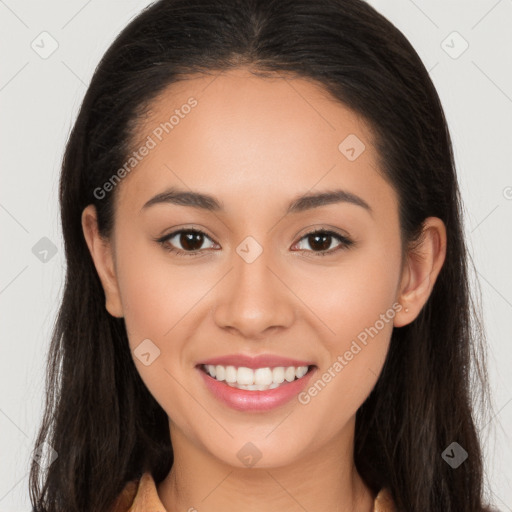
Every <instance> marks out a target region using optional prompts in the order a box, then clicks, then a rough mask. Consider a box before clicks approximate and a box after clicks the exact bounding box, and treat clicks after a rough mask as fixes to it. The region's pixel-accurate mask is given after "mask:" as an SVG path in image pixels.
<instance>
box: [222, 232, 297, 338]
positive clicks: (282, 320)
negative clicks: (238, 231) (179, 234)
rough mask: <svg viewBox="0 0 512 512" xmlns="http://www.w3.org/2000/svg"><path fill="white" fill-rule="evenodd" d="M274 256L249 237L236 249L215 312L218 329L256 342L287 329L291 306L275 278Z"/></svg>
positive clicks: (276, 265) (290, 316)
mask: <svg viewBox="0 0 512 512" xmlns="http://www.w3.org/2000/svg"><path fill="white" fill-rule="evenodd" d="M274 254H275V252H273V251H272V250H271V249H270V248H264V247H263V246H262V244H260V243H259V242H258V241H257V240H256V239H255V238H253V237H250V236H249V237H246V238H245V239H244V240H243V241H242V242H241V243H240V244H239V245H238V246H237V247H236V252H233V260H232V261H233V269H232V271H231V272H230V273H229V278H228V283H227V285H226V287H225V288H223V291H222V293H221V294H220V296H219V299H218V303H217V306H216V308H215V322H216V323H217V325H218V326H219V327H222V328H227V327H229V328H234V329H236V330H238V331H239V332H240V334H241V335H243V336H244V337H253V338H256V337H258V336H260V335H261V334H262V333H263V332H264V331H266V330H267V329H268V328H270V327H279V326H280V327H286V326H289V325H290V323H291V322H292V321H293V304H292V303H291V301H290V292H289V291H288V290H287V288H286V286H284V284H283V283H282V282H281V280H280V279H279V278H278V277H277V276H276V275H275V274H276V273H279V270H276V269H278V268H279V265H278V264H276V262H275V258H273V255H274ZM281 279H282V278H281Z"/></svg>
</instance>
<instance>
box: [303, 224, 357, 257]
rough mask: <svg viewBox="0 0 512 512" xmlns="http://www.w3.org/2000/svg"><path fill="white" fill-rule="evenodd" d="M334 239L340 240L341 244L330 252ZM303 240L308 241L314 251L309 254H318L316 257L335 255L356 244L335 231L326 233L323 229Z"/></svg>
mask: <svg viewBox="0 0 512 512" xmlns="http://www.w3.org/2000/svg"><path fill="white" fill-rule="evenodd" d="M333 239H336V240H338V241H339V242H340V243H339V245H338V246H337V247H336V248H335V249H334V250H332V249H331V250H329V249H330V248H331V245H332V241H333ZM301 240H306V241H307V243H308V245H309V247H310V248H311V249H312V251H309V252H313V253H318V254H315V256H326V255H328V254H333V253H335V252H337V251H339V250H341V249H346V248H348V247H350V246H351V245H353V243H354V242H353V241H352V240H350V239H349V238H347V237H345V236H343V235H340V234H338V233H335V232H334V231H326V230H322V229H320V230H316V231H312V232H311V233H306V235H304V236H303V237H302V238H301ZM299 243H300V242H299ZM299 250H304V249H299Z"/></svg>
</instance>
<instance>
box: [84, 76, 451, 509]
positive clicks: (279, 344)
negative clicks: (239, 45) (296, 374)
mask: <svg viewBox="0 0 512 512" xmlns="http://www.w3.org/2000/svg"><path fill="white" fill-rule="evenodd" d="M212 80H213V79H212V76H194V77H192V78H191V79H190V80H187V81H184V82H180V83H177V84H172V85H171V86H169V87H168V88H167V89H166V90H165V91H164V92H163V93H162V94H161V95H160V96H159V97H158V98H157V99H156V100H155V101H154V102H153V103H152V105H151V111H150V112H149V115H148V116H147V117H146V118H145V119H144V121H143V122H141V124H140V130H139V131H138V134H137V140H138V141H143V140H145V139H146V137H147V136H148V135H149V134H151V132H152V130H153V129H154V128H155V126H158V125H159V123H160V122H162V121H164V120H167V119H169V117H170V115H172V113H173V111H174V109H176V108H180V106H181V105H183V104H184V103H186V102H187V99H188V98H190V97H191V96H193V97H194V98H196V99H197V101H198V105H197V106H196V107H195V108H194V109H192V110H191V112H190V113H189V114H188V115H186V116H184V118H183V119H180V122H179V124H178V125H177V126H175V127H174V129H173V130H172V131H171V132H170V133H169V134H166V135H165V136H164V137H163V139H162V141H161V142H159V143H158V145H157V146H156V147H155V148H154V149H152V150H151V151H150V153H149V155H148V156H146V157H145V158H144V159H143V160H142V161H141V162H140V163H139V164H138V165H137V167H136V168H135V169H134V170H133V171H132V172H131V173H130V174H128V175H127V176H126V177H125V178H124V179H123V181H122V182H121V184H119V185H118V189H117V194H118V196H117V201H116V207H115V223H114V231H113V233H112V236H111V238H110V239H109V240H104V239H102V238H101V237H100V236H99V234H98V231H97V223H96V214H95V208H94V206H92V205H90V206H88V207H87V208H86V209H85V210H84V212H83V215H82V225H83V231H84V236H85V238H86V241H87V244H88V247H89V250H90V253H91V255H92V257H93V260H94V263H95V266H96V269H97V271H98V274H99V276H100V279H101V282H102V284H103V287H104V290H105V297H106V308H107V310H108V311H109V313H110V314H112V315H113V316H116V317H124V319H125V323H126V327H127V332H128V337H129V342H130V348H131V349H132V355H133V350H134V349H136V348H137V346H138V345H139V344H140V343H141V342H142V340H144V339H150V340H151V341H152V342H153V343H154V344H155V345H156V346H157V347H158V348H159V350H160V356H159V357H157V358H156V359H155V360H154V361H153V362H152V363H151V364H150V365H149V366H145V365H144V364H142V362H141V361H140V360H139V359H138V358H137V357H134V362H135V365H136V367H137V370H138V371H139V373H140V375H141V377H142V379H143V381H144V382H145V384H146V386H147V387H148V389H149V391H150V392H151V393H152V395H153V396H154V397H155V399H156V400H157V401H158V402H159V404H160V405H161V406H162V408H163V409H164V410H165V411H166V413H167V414H168V417H169V425H170V433H171V441H172V445H173V449H174V453H175V464H174V466H173V468H172V470H171V471H170V473H169V475H168V476H167V478H166V479H165V480H164V481H163V482H161V484H160V485H159V486H158V493H159V496H160V499H161V500H162V502H163V504H164V506H165V507H166V508H167V510H169V511H171V510H189V509H190V508H191V507H195V508H196V509H198V510H201V511H205V512H206V511H215V510H224V511H226V512H231V511H235V510H236V511H238V510H246V511H249V510H251V511H252V510H254V511H256V510H266V511H269V512H273V511H276V512H277V511H279V512H282V511H283V510H286V511H303V510H304V509H305V510H308V511H309V512H313V511H320V510H322V511H324V510H333V511H334V510H336V511H347V512H348V511H357V512H362V511H364V512H369V511H372V510H373V500H374V498H375V495H374V494H373V493H372V491H371V490H370V489H369V487H368V486H367V485H366V483H365V482H364V481H363V480H362V478H361V477H360V475H359V474H358V472H357V470H356V468H355V466H354V461H353V445H354V427H355V414H356V411H357V409H358V408H359V407H360V405H361V404H362V403H363V402H364V400H365V399H366V397H367V396H368V395H369V393H370V391H371V390H372V388H373V387H374V385H375V383H376V381H377V379H378V376H379V374H380V372H381V369H382V366H383V364H384V361H385V358H386V354H387V351H388V347H389V342H390V337H391V333H392V330H393V328H394V327H396V328H398V327H401V326H403V325H406V324H408V323H410V322H412V321H413V320H414V319H415V318H416V316H417V315H418V313H419V312H420V310H421V308H422V307H423V305H424V304H425V302H426V301H427V299H428V297H429V295H430V293H431V291H432V288H433V286H434V283H435V280H436V278H437V276H438V274H439V271H440V269H441V267H442V264H443V262H444V258H445V252H446V230H445V226H444V224H443V222H442V221H441V220H440V219H437V218H434V217H430V218H428V219H427V220H426V222H425V230H424V233H425V236H424V239H423V242H422V244H421V245H420V246H419V247H418V248H417V249H416V251H415V252H414V253H413V252H408V253H407V257H406V258H405V259H404V260H402V258H401V242H400V229H399V222H398V200H397V196H396V193H395V191H394V189H393V188H392V187H391V186H390V184H389V183H388V182H387V181H385V180H384V178H383V177H382V175H381V174H380V172H379V169H378V167H377V154H376V151H375V149H374V147H373V145H372V143H371V140H372V135H371V131H370V129H369V128H368V127H367V126H366V125H365V123H364V122H363V120H362V119H361V118H360V117H358V116H357V115H356V114H355V113H353V112H352V111H350V110H349V109H348V108H347V107H345V106H344V105H343V104H340V103H339V102H337V101H334V99H332V98H331V97H330V96H328V95H327V93H325V92H324V90H323V89H322V88H321V87H320V86H318V85H317V84H315V83H313V82H311V81H308V80H305V79H293V80H286V79H284V78H272V79H269V78H261V77H255V76H253V75H251V74H250V73H249V72H248V70H246V69H243V68H239V69H237V70H232V71H229V72H226V73H222V74H216V75H215V79H214V80H213V81H212ZM349 134H355V135H357V137H358V138H359V139H360V140H361V141H363V142H364V144H365V146H366V149H365V150H364V151H363V152H362V153H361V154H360V156H359V157H358V158H357V159H355V160H354V161H349V160H348V159H347V158H346V157H345V155H344V154H342V153H341V152H340V150H339V149H338V145H339V144H340V142H341V141H342V140H344V139H345V137H347V135H349ZM135 147H138V144H136V145H135ZM170 186H176V187H180V188H184V189H185V190H194V191H200V192H203V193H207V194H211V195H214V196H215V197H216V198H218V199H219V200H220V201H222V202H223V203H224V205H225V211H223V212H208V211H203V210H200V209H196V208H193V207H190V206H182V205H174V204H157V205H154V206H151V207H149V208H146V209H144V210H142V211H141V209H142V206H143V205H144V203H145V202H146V201H148V200H149V199H150V198H152V197H153V196H155V195H156V194H158V193H160V192H162V191H164V190H165V189H166V188H168V187H170ZM334 188H342V189H345V190H348V191H350V192H352V193H354V194H356V195H358V196H359V197H361V198H362V199H364V200H365V201H366V202H367V203H368V204H369V205H370V206H371V208H372V213H370V212H368V211H367V210H365V209H364V208H362V207H361V206H358V205H354V204H351V203H347V202H345V203H336V204H330V205H326V206H321V207H319V208H315V209H311V210H306V211H304V212H300V213H291V214H288V215H285V208H286V206H287V205H288V203H289V202H290V201H291V200H292V199H294V198H297V197H299V196H301V195H304V194H306V193H309V192H312V193H314V192H318V191H324V190H328V189H334ZM183 228H187V229H190V228H195V229H200V230H202V231H205V232H206V234H207V237H205V238H203V239H202V241H201V240H200V241H198V242H197V243H196V245H195V246H194V248H199V250H200V251H202V253H201V254H199V255H196V256H178V255H175V254H172V253H170V252H169V251H168V250H166V249H165V248H164V247H162V246H161V245H160V244H159V243H158V242H155V238H158V237H160V236H163V235H165V234H170V233H172V232H174V231H176V230H178V229H183ZM315 228H323V229H333V230H334V231H337V232H339V233H340V234H342V235H345V236H348V237H349V238H350V239H351V240H353V241H354V242H355V244H354V245H353V246H351V247H349V248H345V249H343V248H342V249H341V250H338V251H335V249H336V248H339V247H340V242H339V241H338V240H337V239H336V238H330V239H329V238H328V239H327V242H326V244H327V245H326V247H327V248H328V249H327V250H329V249H332V251H333V252H332V253H331V254H330V255H326V256H318V254H319V249H318V247H319V246H318V245H316V246H315V245H313V244H314V240H311V238H309V239H308V237H304V235H305V234H306V233H308V232H309V231H311V230H312V229H315ZM247 236H251V237H253V238H254V239H255V240H256V241H257V242H258V243H259V244H260V246H261V247H262V248H263V252H262V253H261V254H260V255H259V257H258V258H256V259H255V261H253V262H252V263H247V262H246V261H245V260H244V259H242V258H241V257H240V256H239V254H238V253H237V252H236V249H237V247H238V246H239V245H240V243H241V242H242V241H243V240H244V239H245V238H246V237H247ZM208 237H209V238H208ZM172 240H173V241H172V243H173V244H174V246H175V247H177V248H178V249H182V250H183V247H184V246H183V245H180V237H179V236H177V237H174V238H173V239H172ZM181 240H183V238H182V239H181ZM308 240H309V241H308ZM315 247H316V252H315ZM301 249H302V251H301ZM320 250H321V249H320ZM398 303H400V304H401V305H402V308H401V310H400V311H398V312H396V311H394V312H395V314H394V317H392V319H391V320H390V321H388V322H385V323H384V327H383V328H381V329H380V330H379V332H378V334H377V335H375V336H374V337H373V338H369V340H368V343H367V345H365V346H364V347H363V348H362V350H361V351H360V352H358V353H357V355H356V356H354V357H353V359H352V360H351V361H349V362H348V364H347V365H346V366H344V368H343V370H342V371H340V372H338V373H337V374H336V377H335V378H333V379H332V380H331V381H330V382H329V383H328V384H327V385H326V386H325V387H324V388H323V389H322V390H321V391H320V392H319V393H318V394H317V395H316V396H314V397H312V398H311V400H310V401H309V403H307V404H301V403H299V401H298V400H296V399H292V400H291V401H290V402H288V403H287V404H285V405H284V406H281V407H278V408H276V409H274V410H271V411H269V412H263V413H262V412H239V411H235V410H233V409H230V408H229V407H227V406H226V405H224V404H223V403H220V402H219V401H217V400H216V399H215V398H214V397H213V396H212V395H211V394H210V392H209V391H208V390H207V389H206V388H205V386H204V384H203V382H202V379H201V378H200V375H198V372H197V370H196V369H195V365H196V364H197V363H198V362H199V361H201V360H204V359H206V358H210V357H217V356H221V355H226V354H232V353H244V354H249V355H258V354H262V353H271V354H277V355H281V356H285V357H286V356H288V357H294V358H298V359H303V360H311V361H314V362H315V364H316V365H317V367H318V369H317V376H321V375H322V374H323V373H324V372H325V371H327V369H328V368H329V367H332V365H333V363H334V362H335V361H336V360H337V357H338V356H339V355H343V354H344V353H345V352H346V351H347V350H348V349H349V348H350V346H351V343H352V341H353V340H355V339H356V338H357V336H358V334H359V333H361V332H362V331H364V329H365V328H368V327H370V326H374V325H375V323H376V321H377V320H378V319H379V315H381V314H383V313H385V312H386V311H387V310H389V309H390V308H392V305H393V304H395V305H396V304H398ZM405 308H407V309H408V311H407V312H406V311H405ZM315 380H316V379H314V380H313V382H314V381H315ZM248 442H251V443H253V444H254V445H255V446H256V447H257V448H258V450H259V452H260V453H261V459H260V460H259V461H258V462H257V464H256V465H255V466H253V467H247V466H246V465H244V463H243V462H242V461H241V460H239V458H238V457H237V452H238V451H239V450H240V449H241V448H242V447H243V446H244V445H246V443H248ZM249 496H250V500H249V499H248V498H249Z"/></svg>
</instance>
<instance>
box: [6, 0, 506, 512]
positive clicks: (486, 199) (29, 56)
mask: <svg viewBox="0 0 512 512" xmlns="http://www.w3.org/2000/svg"><path fill="white" fill-rule="evenodd" d="M148 3H149V2H148V1H147V0H145V1H143V0H138V1H137V0H129V1H128V0H125V1H121V0H103V1H100V0H89V1H87V0H67V1H64V0H53V1H45V2H40V1H35V0H5V1H4V0H0V41H1V44H2V47H1V48H2V61H1V62H2V64H1V68H0V108H1V114H0V115H1V123H0V129H1V140H2V149H1V152H0V172H1V184H2V185H1V189H0V190H1V192H0V225H1V230H2V231H1V232H2V242H1V247H2V264H1V265H0V310H1V311H2V323H1V338H0V339H1V354H2V357H1V358H0V389H1V396H0V461H1V466H0V512H7V511H29V510H30V503H29V500H28V491H27V485H28V467H29V466H28V464H29V457H30V456H31V455H30V454H31V451H32V449H33V444H32V443H33V442H34V438H35V435H36V431H37V427H38V424H39V421H40V415H41V413H42V404H43V400H44V395H43V384H44V365H45V356H46V351H47V348H48V344H49V339H50V333H51V328H52V325H53V322H54V319H55V315H56V312H57V305H58V302H59V300H60V293H61V291H62V290H61V287H62V284H63V276H64V264H65V262H64V258H63V248H62V238H61V233H60V226H59V218H58V208H57V190H58V188H57V184H58V174H59V166H60V163H61V158H62V154H63V149H64V145H65V141H66V138H67V136H68V133H69V130H70V128H71V126H72V123H73V121H74V119H75V116H76V114H77V110H78V107H79V105H80V103H81V100H82V98H83V95H84V93H85V91H86V87H87V85H88V83H89V80H90V78H91V75H92V73H93V70H94V67H95V66H96V64H97V63H98V61H99V60H100V58H101V56H102V55H103V53H104V52H105V51H106V49H107V47H108V46H109V44H110V43H111V42H112V41H113V39H114V37H115V36H116V35H117V34H118V33H119V31H120V30H121V29H122V28H123V27H124V26H125V25H126V24H127V23H128V22H129V21H130V20H131V19H132V18H133V17H134V16H135V15H136V14H137V13H138V12H139V11H140V9H142V7H144V6H145V5H147V4H148ZM370 3H371V4H372V5H374V6H375V7H376V8H377V10H379V11H380V12H381V13H383V14H384V15H385V16H386V17H387V18H388V19H390V20H391V21H392V22H393V23H394V24H395V25H396V26H397V27H398V28H399V29H400V30H401V31H402V32H403V33H404V34H405V35H406V37H408V38H409V40H410V41H411V43H412V44H413V46H414V47H415V48H416V50H417V51H418V53H419V54H420V56H421V58H422V59H423V62H424V63H425V66H426V67H427V69H428V70H429V71H430V74H431V76H432V79H433V81H434V83H435V85H436V87H437V90H438V92H439V94H440V96H441V100H442V103H443V106H444V108H445V112H446V115H447V119H448V124H449V127H450V130H451V134H452V137H453V142H454V150H455V157H456V163H457V168H458V173H459V181H460V185H461V189H462V194H463V200H464V203H465V209H466V233H467V238H468V244H469V249H470V251H471V253H472V255H473V259H474V262H475V265H476V268H477V271H478V274H477V275H478V279H479V282H480V286H481V292H482V307H483V310H484V321H485V326H486V329H487V336H488V340H489V373H490V378H491V383H492V389H493V392H494V405H495V410H494V413H493V415H492V416H491V417H490V418H488V421H487V422H485V423H484V424H482V425H481V435H482V439H483V446H484V450H485V455H486V466H487V471H488V481H489V482H488V485H487V489H488V493H489V496H490V497H491V499H493V500H494V502H495V504H496V506H498V507H499V508H500V510H502V511H512V482H511V481H512V443H511V438H510V432H512V403H511V402H512V372H511V371H510V366H511V362H512V357H511V356H512V336H511V334H512V328H511V325H510V319H511V317H512V271H511V269H510V264H511V255H512V247H511V244H512V243H511V234H512V230H511V226H510V224H511V220H512V166H511V161H512V30H510V27H511V26H512V0H479V1H476V0H472V1H468V0H458V1H446V0H444V1H443V0H436V1H434V0H424V1H421V0H414V1H413V0H373V1H371V2H370ZM44 31H46V32H48V33H49V34H50V36H45V35H43V36H41V35H40V34H41V33H42V32H44ZM454 31H456V32H458V33H459V34H460V36H461V37H459V36H458V35H456V34H455V35H454V34H453V32H454ZM52 40H55V41H56V42H57V44H58V48H57V49H56V51H55V52H54V53H53V54H51V55H50V56H48V57H47V58H42V57H41V56H40V53H42V52H44V51H49V50H51V44H52ZM443 41H444V43H443ZM464 41H466V42H467V44H468V45H469V46H468V48H467V49H466V50H465V51H464V52H463V53H461V51H462V50H463V49H464V47H465V44H466V43H465V42H464ZM53 44H55V43H53ZM31 45H33V46H34V47H35V48H37V50H38V52H39V53H37V52H36V51H35V50H34V49H33V48H32V47H31ZM459 53H461V54H460V55H459ZM455 57H456V58H455ZM42 237H47V238H49V239H50V240H51V241H52V243H53V244H55V246H56V251H57V252H56V254H55V255H53V256H52V254H51V252H50V253H48V254H47V256H46V258H47V261H46V262H43V261H41V258H42V257H44V254H43V253H41V252H39V253H38V255H36V254H34V252H33V251H32V248H33V247H34V246H35V245H36V243H38V241H39V240H40V239H41V238H42ZM36 253H37V251H36ZM77 286H79V283H77ZM507 432H508V435H507ZM470 456H471V455H470Z"/></svg>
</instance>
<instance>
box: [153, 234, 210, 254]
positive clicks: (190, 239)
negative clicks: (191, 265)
mask: <svg viewBox="0 0 512 512" xmlns="http://www.w3.org/2000/svg"><path fill="white" fill-rule="evenodd" d="M174 238H177V241H176V242H178V243H179V244H181V246H182V248H183V249H185V250H181V249H176V247H174V246H173V244H172V243H171V241H172V240H173V239H174ZM204 238H208V239H209V240H211V238H210V237H209V236H208V235H207V234H206V233H204V232H203V231H201V230H199V229H180V230H179V231H174V232H172V233H170V234H168V235H165V236H163V237H162V238H159V239H157V242H158V243H159V244H161V245H162V246H163V247H164V248H165V249H166V250H168V251H169V252H171V253H175V254H177V255H178V256H195V255H197V253H198V252H200V249H199V247H201V246H202V244H203V243H204ZM176 242H174V243H176Z"/></svg>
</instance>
